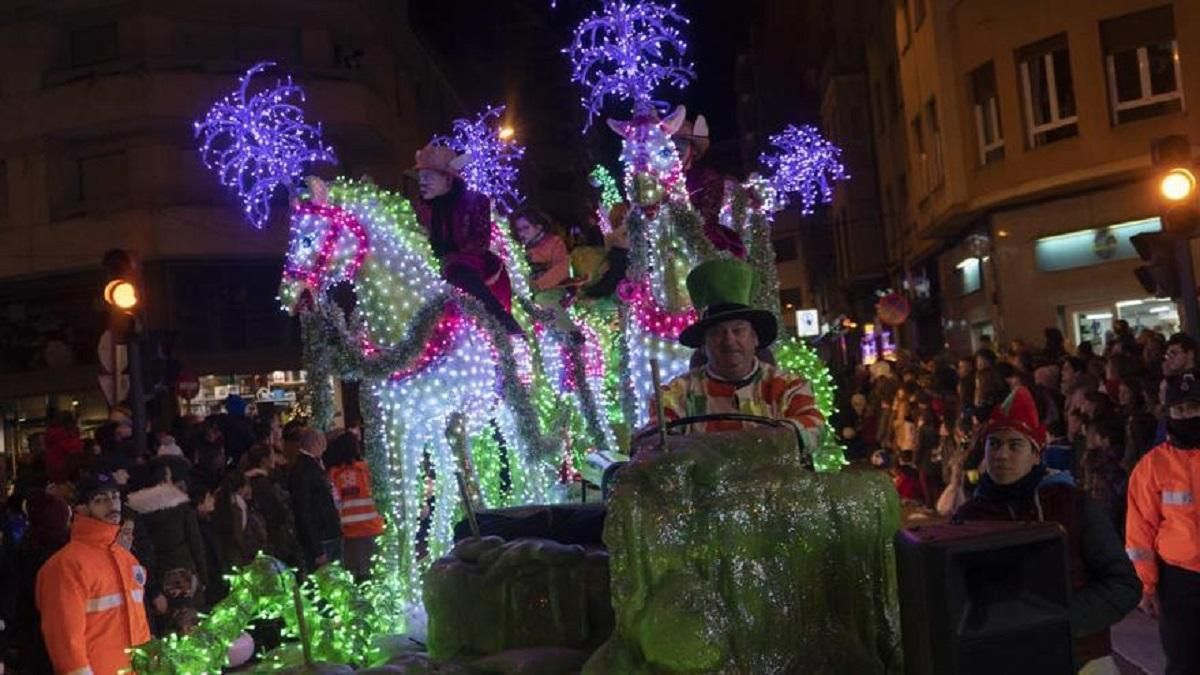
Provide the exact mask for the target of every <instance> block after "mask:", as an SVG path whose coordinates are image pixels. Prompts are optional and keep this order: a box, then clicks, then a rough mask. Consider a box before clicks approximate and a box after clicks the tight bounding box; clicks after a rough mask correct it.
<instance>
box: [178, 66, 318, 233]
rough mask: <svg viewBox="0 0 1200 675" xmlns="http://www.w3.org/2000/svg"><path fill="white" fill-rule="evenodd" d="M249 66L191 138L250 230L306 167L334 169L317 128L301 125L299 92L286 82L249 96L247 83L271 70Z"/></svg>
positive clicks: (289, 80)
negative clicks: (230, 191) (237, 201)
mask: <svg viewBox="0 0 1200 675" xmlns="http://www.w3.org/2000/svg"><path fill="white" fill-rule="evenodd" d="M274 65H275V64H274V63H272V62H270V61H264V62H262V63H258V64H255V65H254V67H253V68H251V69H250V70H247V71H246V74H245V75H242V77H241V79H240V80H239V86H238V89H237V91H235V92H233V93H231V94H229V95H228V96H226V97H225V98H223V99H221V100H220V101H217V102H216V103H215V104H213V107H212V108H209V110H208V114H207V115H205V116H204V119H203V120H201V121H198V122H196V124H195V133H196V136H197V137H203V145H201V146H200V156H201V157H202V158H203V159H204V165H205V166H206V167H208V168H209V169H212V170H213V171H215V172H216V173H217V175H218V176H219V178H220V181H221V184H222V185H224V186H226V187H231V188H234V189H235V190H237V193H238V197H240V198H241V200H242V210H243V211H244V212H245V213H246V218H247V219H248V220H249V221H250V223H251V224H252V225H254V227H257V228H260V229H261V228H262V227H263V225H264V224H266V222H267V218H268V217H269V216H270V215H271V206H270V199H271V195H272V194H274V192H275V189H276V188H278V187H280V186H283V187H286V188H287V189H288V190H289V191H292V190H294V189H295V186H296V185H297V184H298V182H299V180H300V178H301V176H302V174H303V172H304V165H305V163H307V162H331V163H336V162H337V158H336V157H335V156H334V154H333V148H331V147H328V146H325V145H322V144H321V125H319V124H317V125H312V124H306V123H305V122H304V111H303V110H301V109H300V106H299V105H298V104H299V103H303V102H304V90H303V89H301V88H300V87H299V86H298V85H296V84H293V83H292V78H291V77H290V76H289V77H288V78H287V79H286V80H282V81H280V80H276V81H275V86H273V87H269V88H267V89H264V90H262V91H260V92H258V93H256V94H254V95H252V96H248V95H247V90H248V89H249V87H250V79H251V78H253V77H254V76H255V75H256V74H258V73H259V72H262V71H264V70H266V69H267V68H270V67H272V66H274Z"/></svg>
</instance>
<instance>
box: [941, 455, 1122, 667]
mask: <svg viewBox="0 0 1200 675" xmlns="http://www.w3.org/2000/svg"><path fill="white" fill-rule="evenodd" d="M954 520H956V521H965V520H1014V521H1024V522H1053V523H1058V524H1059V525H1062V527H1063V529H1064V530H1065V531H1066V535H1067V536H1066V548H1067V573H1068V576H1069V579H1070V583H1071V589H1072V593H1071V600H1070V605H1069V608H1068V610H1069V613H1070V622H1071V634H1072V635H1073V636H1074V638H1075V660H1076V661H1077V662H1078V663H1079V664H1081V665H1082V664H1083V663H1086V662H1088V661H1090V660H1092V659H1097V658H1101V657H1104V656H1107V655H1108V654H1110V653H1111V652H1112V645H1111V643H1110V642H1109V636H1108V627H1109V626H1111V625H1112V624H1114V623H1116V622H1118V621H1120V620H1121V619H1122V618H1124V616H1125V615H1126V614H1128V613H1129V612H1130V611H1131V610H1132V609H1133V608H1134V607H1136V606H1137V603H1138V598H1139V596H1140V594H1139V593H1138V583H1137V576H1136V575H1135V574H1134V571H1133V566H1132V565H1131V564H1130V563H1129V558H1128V557H1126V556H1125V552H1124V551H1123V550H1122V549H1121V541H1120V539H1119V538H1118V536H1117V532H1116V530H1115V529H1114V528H1113V525H1112V523H1111V522H1110V521H1109V518H1108V516H1107V515H1106V514H1105V513H1104V510H1103V509H1101V508H1100V507H1099V505H1097V504H1096V503H1095V502H1094V501H1092V500H1091V499H1090V498H1088V497H1087V496H1086V495H1084V494H1083V492H1082V491H1081V490H1079V489H1078V488H1076V487H1075V483H1074V480H1073V479H1072V478H1071V476H1070V474H1068V473H1063V472H1055V471H1051V470H1048V469H1046V467H1044V466H1041V465H1039V466H1035V467H1034V468H1033V470H1032V471H1030V472H1029V474H1027V475H1026V476H1025V477H1024V478H1022V479H1021V480H1019V481H1017V482H1016V483H1013V484H1011V485H998V484H997V483H995V482H994V481H992V479H991V477H990V476H988V475H987V474H984V476H983V478H982V480H981V481H980V483H979V488H978V489H977V490H976V492H975V496H974V497H973V498H971V500H970V501H968V502H967V503H966V504H963V505H962V506H961V507H959V509H958V511H957V512H956V513H955V514H954Z"/></svg>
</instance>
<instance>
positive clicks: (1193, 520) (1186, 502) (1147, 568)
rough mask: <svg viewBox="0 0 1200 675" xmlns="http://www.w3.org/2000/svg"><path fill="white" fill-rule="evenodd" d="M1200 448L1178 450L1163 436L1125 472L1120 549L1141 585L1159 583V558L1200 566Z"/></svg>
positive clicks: (1147, 588) (1194, 567)
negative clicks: (1125, 501) (1126, 506)
mask: <svg viewBox="0 0 1200 675" xmlns="http://www.w3.org/2000/svg"><path fill="white" fill-rule="evenodd" d="M1198 491H1200V450H1181V449H1179V448H1176V447H1175V446H1173V445H1171V443H1170V442H1169V441H1168V442H1166V443H1163V444H1162V445H1159V446H1158V447H1156V448H1154V449H1153V450H1151V451H1150V452H1148V453H1146V456H1145V457H1143V458H1142V459H1141V460H1140V461H1139V462H1138V464H1137V466H1136V467H1134V469H1133V474H1132V475H1130V476H1129V509H1128V511H1126V515H1125V552H1126V553H1128V554H1129V559H1130V560H1132V561H1133V567H1134V569H1136V570H1137V573H1138V577H1139V578H1141V580H1142V591H1143V592H1144V593H1146V594H1150V593H1153V592H1154V591H1155V589H1156V588H1157V587H1158V558H1161V559H1162V560H1163V561H1164V562H1166V563H1169V564H1171V565H1174V566H1176V567H1182V568H1184V569H1187V570H1191V571H1193V572H1200V515H1198V514H1197V511H1196V493H1197V492H1198Z"/></svg>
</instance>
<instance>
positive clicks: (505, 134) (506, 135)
mask: <svg viewBox="0 0 1200 675" xmlns="http://www.w3.org/2000/svg"><path fill="white" fill-rule="evenodd" d="M516 134H517V131H516V129H513V128H512V127H510V126H508V125H507V124H506V125H504V126H502V127H500V131H499V132H497V134H496V135H497V136H499V137H500V140H502V141H510V140H512V138H513V136H515V135H516Z"/></svg>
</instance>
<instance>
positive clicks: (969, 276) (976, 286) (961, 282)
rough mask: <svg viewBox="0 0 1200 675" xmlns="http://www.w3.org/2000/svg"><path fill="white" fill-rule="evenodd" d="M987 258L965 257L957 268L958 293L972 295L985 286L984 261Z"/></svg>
mask: <svg viewBox="0 0 1200 675" xmlns="http://www.w3.org/2000/svg"><path fill="white" fill-rule="evenodd" d="M985 259H986V258H975V257H971V258H964V259H963V260H961V261H960V262H959V263H958V264H957V265H955V266H954V267H955V269H956V270H957V271H958V294H959V295H970V294H972V293H974V292H976V291H979V290H981V289H982V288H983V261H984V260H985Z"/></svg>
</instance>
